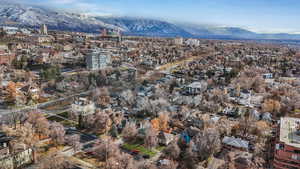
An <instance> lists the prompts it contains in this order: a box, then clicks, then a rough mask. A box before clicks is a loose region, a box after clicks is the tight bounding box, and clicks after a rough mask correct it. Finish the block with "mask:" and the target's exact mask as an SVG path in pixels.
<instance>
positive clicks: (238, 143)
mask: <svg viewBox="0 0 300 169" xmlns="http://www.w3.org/2000/svg"><path fill="white" fill-rule="evenodd" d="M222 143H223V144H227V145H230V146H233V147H237V148H244V149H248V148H249V141H245V140H242V139H241V138H235V137H227V136H225V137H224V138H223V140H222Z"/></svg>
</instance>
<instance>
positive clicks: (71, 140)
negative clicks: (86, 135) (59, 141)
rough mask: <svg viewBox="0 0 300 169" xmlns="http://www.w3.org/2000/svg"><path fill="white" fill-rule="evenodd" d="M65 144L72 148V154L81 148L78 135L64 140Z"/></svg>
mask: <svg viewBox="0 0 300 169" xmlns="http://www.w3.org/2000/svg"><path fill="white" fill-rule="evenodd" d="M66 143H67V144H68V145H70V146H71V147H72V148H73V150H74V152H76V151H79V150H80V149H81V147H82V145H81V143H80V135H78V134H75V135H72V136H68V137H67V138H66Z"/></svg>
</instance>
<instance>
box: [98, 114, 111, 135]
mask: <svg viewBox="0 0 300 169" xmlns="http://www.w3.org/2000/svg"><path fill="white" fill-rule="evenodd" d="M93 123H94V125H93V128H94V129H95V130H97V131H100V132H103V131H108V130H109V128H110V125H111V123H112V122H111V119H110V117H109V116H108V114H107V113H106V112H104V111H99V112H97V113H96V114H95V115H94V121H93Z"/></svg>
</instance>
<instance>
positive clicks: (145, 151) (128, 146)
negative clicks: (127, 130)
mask: <svg viewBox="0 0 300 169" xmlns="http://www.w3.org/2000/svg"><path fill="white" fill-rule="evenodd" d="M122 147H123V148H124V149H126V150H138V151H140V153H141V154H143V155H149V156H150V157H153V156H155V154H156V152H154V151H152V150H149V149H147V148H145V147H144V146H142V145H139V144H128V143H124V144H123V145H122Z"/></svg>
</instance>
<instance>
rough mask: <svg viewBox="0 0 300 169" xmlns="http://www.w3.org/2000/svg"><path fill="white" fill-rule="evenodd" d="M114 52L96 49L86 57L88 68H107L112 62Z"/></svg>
mask: <svg viewBox="0 0 300 169" xmlns="http://www.w3.org/2000/svg"><path fill="white" fill-rule="evenodd" d="M111 55H112V53H111V52H110V51H109V50H105V49H94V50H92V51H91V52H90V53H89V54H88V55H87V58H86V64H87V68H88V69H89V70H99V69H105V68H107V66H108V65H109V64H110V63H111Z"/></svg>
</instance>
